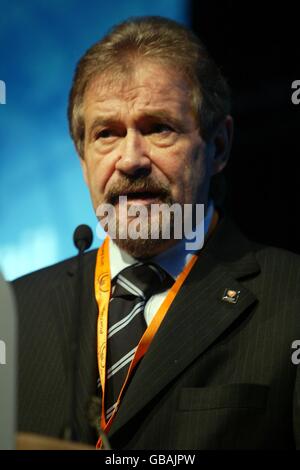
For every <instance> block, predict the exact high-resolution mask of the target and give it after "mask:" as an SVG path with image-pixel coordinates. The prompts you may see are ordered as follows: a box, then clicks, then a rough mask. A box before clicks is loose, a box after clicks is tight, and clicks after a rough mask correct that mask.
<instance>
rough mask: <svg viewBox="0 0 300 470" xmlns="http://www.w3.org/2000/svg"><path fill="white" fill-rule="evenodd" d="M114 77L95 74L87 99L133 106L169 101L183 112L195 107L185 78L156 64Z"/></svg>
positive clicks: (154, 105) (86, 100)
mask: <svg viewBox="0 0 300 470" xmlns="http://www.w3.org/2000/svg"><path fill="white" fill-rule="evenodd" d="M118 78H119V80H118V79H117V77H115V76H114V74H113V73H112V72H110V73H108V74H106V75H101V76H98V77H95V79H94V80H93V81H92V82H91V83H90V85H89V87H88V88H87V90H86V93H85V100H84V101H85V102H86V103H87V102H89V104H91V102H97V103H101V102H105V101H106V102H111V103H113V101H114V100H120V101H127V102H128V104H129V105H130V106H131V105H133V106H138V107H139V106H147V105H151V106H153V107H158V106H159V105H160V103H162V104H165V103H166V102H167V101H169V102H170V103H172V104H173V105H178V107H180V108H181V109H182V110H183V111H188V110H190V109H191V95H190V92H189V87H188V86H187V83H186V81H185V80H183V79H182V78H181V77H179V76H178V75H177V77H176V75H175V76H174V75H173V76H172V75H171V73H170V72H169V71H168V70H166V69H162V68H161V67H160V68H157V66H156V67H154V68H150V69H149V68H148V67H146V68H145V70H144V69H143V68H137V69H136V70H135V71H134V73H130V74H126V75H125V76H124V74H123V75H122V76H121V77H118Z"/></svg>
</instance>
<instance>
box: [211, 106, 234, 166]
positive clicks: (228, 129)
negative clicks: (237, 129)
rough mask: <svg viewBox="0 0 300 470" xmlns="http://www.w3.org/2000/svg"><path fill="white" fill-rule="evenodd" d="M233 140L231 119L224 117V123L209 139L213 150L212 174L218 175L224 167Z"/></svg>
mask: <svg viewBox="0 0 300 470" xmlns="http://www.w3.org/2000/svg"><path fill="white" fill-rule="evenodd" d="M232 138H233V119H232V117H231V116H230V115H228V116H226V118H225V119H224V121H223V122H222V123H221V124H220V125H219V126H218V128H217V130H216V131H215V133H214V134H213V136H212V138H211V143H212V144H213V148H214V155H213V156H212V174H213V175H216V174H218V173H220V172H221V171H222V170H223V169H224V168H225V166H226V164H227V162H228V159H229V155H230V151H231V146H232Z"/></svg>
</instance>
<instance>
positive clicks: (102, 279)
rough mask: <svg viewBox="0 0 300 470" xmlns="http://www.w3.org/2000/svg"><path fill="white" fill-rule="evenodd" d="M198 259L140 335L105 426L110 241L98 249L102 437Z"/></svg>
mask: <svg viewBox="0 0 300 470" xmlns="http://www.w3.org/2000/svg"><path fill="white" fill-rule="evenodd" d="M217 220H218V217H217V215H216V213H215V214H214V216H213V220H212V222H211V227H210V230H209V233H208V236H207V238H208V237H209V236H210V234H211V232H212V231H213V229H214V227H215V226H216V224H217ZM197 259H198V255H196V254H195V255H193V256H192V257H191V259H190V261H189V262H188V263H187V264H186V266H185V267H184V269H183V271H182V272H181V273H180V275H179V276H178V278H177V280H176V281H175V283H174V284H173V286H172V287H171V289H170V290H169V292H168V295H167V296H166V298H165V300H164V301H163V303H162V304H161V306H160V307H159V309H158V311H157V312H156V314H155V316H154V318H153V319H152V321H151V323H150V325H149V326H148V328H147V329H146V331H145V333H144V334H143V336H142V338H141V340H140V342H139V344H138V346H137V349H136V352H135V355H134V357H133V359H132V361H131V364H130V366H129V369H128V372H127V376H126V379H125V381H124V383H123V386H122V388H121V391H120V394H119V397H118V400H117V405H116V408H115V410H114V412H113V414H112V415H111V417H110V418H109V420H108V421H107V422H106V420H105V386H106V350H107V326H108V307H109V301H110V295H111V278H110V262H109V238H108V237H106V238H105V240H104V242H103V244H102V245H101V246H100V248H99V249H98V253H97V260H96V270H95V295H96V301H97V304H98V312H99V313H98V322H97V357H98V368H99V375H100V382H101V387H102V411H101V423H100V424H101V428H102V430H103V431H104V432H105V433H108V431H109V430H110V427H111V425H112V422H113V419H114V417H115V415H116V412H117V410H118V407H119V405H120V401H121V398H122V395H123V392H124V390H125V388H126V385H127V383H128V380H129V378H130V377H131V375H132V372H133V370H134V368H135V367H136V365H137V364H138V362H139V361H140V360H141V359H142V357H143V356H144V355H145V354H146V352H147V350H148V348H149V346H150V344H151V342H152V340H153V338H154V336H155V334H156V332H157V330H158V328H159V326H160V324H161V322H162V321H163V319H164V317H165V315H166V313H167V311H168V310H169V308H170V305H171V304H172V302H173V300H174V299H175V297H176V295H177V293H178V291H179V289H180V288H181V286H182V284H183V283H184V281H185V279H186V277H187V276H188V274H189V272H190V271H191V269H192V267H193V266H194V264H195V262H196V261H197ZM100 447H101V439H99V441H98V443H97V448H100Z"/></svg>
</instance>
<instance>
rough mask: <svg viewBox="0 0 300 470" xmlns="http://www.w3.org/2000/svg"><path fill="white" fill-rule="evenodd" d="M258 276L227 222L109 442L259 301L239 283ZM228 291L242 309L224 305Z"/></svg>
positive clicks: (138, 377)
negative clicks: (225, 292) (245, 278)
mask: <svg viewBox="0 0 300 470" xmlns="http://www.w3.org/2000/svg"><path fill="white" fill-rule="evenodd" d="M228 232H229V233H228ZM230 233H231V235H230ZM224 249H226V251H224ZM258 272H259V265H258V264H257V261H256V259H255V256H254V254H252V253H251V252H250V253H249V242H248V241H247V240H246V239H244V238H243V237H242V235H240V234H238V232H237V231H236V230H234V229H233V228H232V226H231V225H230V224H229V226H228V224H227V222H226V221H225V223H224V222H222V223H221V224H220V227H219V229H218V232H217V233H216V234H215V235H214V237H213V238H212V239H211V242H209V243H207V245H206V247H205V249H203V250H202V252H201V253H200V255H199V258H198V261H197V262H196V264H195V266H194V268H193V269H192V271H191V273H190V274H189V276H188V277H187V279H186V280H185V283H184V284H183V286H182V288H181V289H180V291H179V293H178V294H177V296H176V298H175V300H174V302H173V304H172V305H171V307H170V309H169V311H168V314H167V315H166V317H165V319H164V321H163V322H162V324H161V326H160V328H159V330H158V332H157V334H156V335H155V337H154V339H153V341H152V343H151V346H150V347H149V350H148V352H147V354H146V355H145V357H144V358H143V360H142V361H141V364H140V365H139V367H138V369H137V371H136V373H135V375H134V377H133V379H132V382H131V383H130V385H129V387H128V389H127V391H126V394H125V396H124V399H123V401H122V404H121V406H120V409H119V411H118V413H117V416H116V419H115V421H114V422H113V424H112V427H111V430H110V434H109V436H112V435H113V434H114V433H116V432H117V431H118V430H119V429H120V428H121V427H122V426H123V425H125V424H126V423H127V422H128V421H129V420H130V419H131V418H132V417H133V416H134V415H135V414H136V413H138V412H139V411H140V410H141V409H142V408H143V407H144V406H145V405H146V404H147V403H149V402H150V401H151V399H153V398H154V397H155V396H156V395H157V394H158V393H159V392H160V391H161V390H162V389H163V388H164V387H166V386H167V385H168V384H169V383H170V382H171V381H172V380H173V379H174V378H175V377H176V376H177V375H179V374H180V373H181V372H182V371H183V370H184V369H185V368H186V367H188V365H189V364H191V362H192V361H193V360H195V359H196V358H197V357H199V356H200V355H201V354H203V353H204V352H205V351H206V350H207V349H208V348H209V347H210V346H211V345H212V344H213V342H214V341H216V340H217V338H218V337H220V336H221V335H222V333H224V332H225V331H226V329H228V328H229V327H230V326H231V325H232V324H233V323H234V322H235V321H236V320H237V318H239V317H240V316H241V315H242V314H243V313H244V312H246V310H247V308H248V307H250V306H251V305H252V304H254V302H255V301H256V300H257V299H256V297H255V296H254V294H253V293H252V292H250V291H249V290H248V289H247V288H246V287H245V286H243V285H242V284H241V283H240V282H239V281H238V279H240V278H242V277H244V276H247V275H250V274H252V275H253V274H255V273H258ZM226 289H230V290H235V291H239V297H238V301H237V302H236V303H229V302H226V301H224V300H222V297H223V294H224V291H225V290H226Z"/></svg>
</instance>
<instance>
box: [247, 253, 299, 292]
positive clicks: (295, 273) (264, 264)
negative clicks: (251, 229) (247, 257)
mask: <svg viewBox="0 0 300 470" xmlns="http://www.w3.org/2000/svg"><path fill="white" fill-rule="evenodd" d="M255 255H256V258H257V260H258V262H259V264H260V266H261V269H262V272H264V273H265V274H266V275H269V276H271V275H272V276H273V277H274V276H275V278H277V277H280V279H281V281H282V282H283V283H284V284H285V283H287V282H288V283H295V284H296V285H297V284H298V285H299V283H300V255H298V254H296V253H293V252H291V251H288V250H285V249H282V248H276V247H272V246H260V247H259V248H258V249H257V251H256V253H255Z"/></svg>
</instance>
